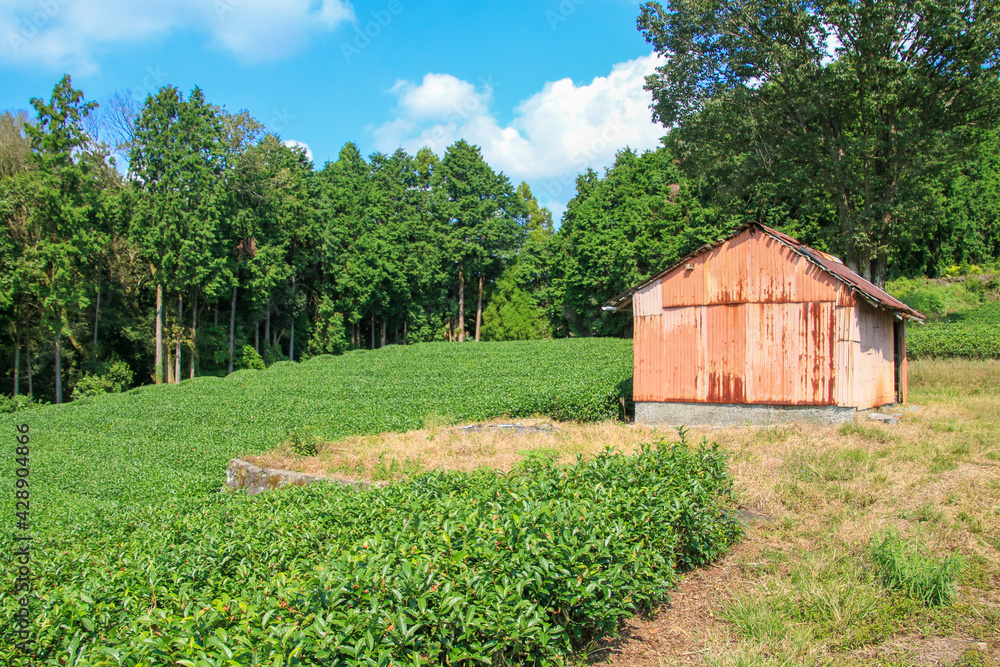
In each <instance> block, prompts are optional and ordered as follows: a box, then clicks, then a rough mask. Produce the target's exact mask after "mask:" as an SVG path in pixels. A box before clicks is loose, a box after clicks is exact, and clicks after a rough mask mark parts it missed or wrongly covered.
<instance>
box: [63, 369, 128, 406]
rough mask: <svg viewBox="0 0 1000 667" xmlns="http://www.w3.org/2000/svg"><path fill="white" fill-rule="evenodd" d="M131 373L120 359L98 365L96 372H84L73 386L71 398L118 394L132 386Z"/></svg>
mask: <svg viewBox="0 0 1000 667" xmlns="http://www.w3.org/2000/svg"><path fill="white" fill-rule="evenodd" d="M132 379H133V373H132V369H131V368H129V365H128V364H127V363H126V362H124V361H122V360H121V359H116V360H114V361H112V362H110V363H107V362H106V363H103V364H101V365H100V366H99V371H98V373H89V372H88V373H84V374H83V377H82V378H80V379H79V380H78V381H77V383H76V386H74V387H73V399H74V400H76V399H79V398H86V397H87V396H97V395H99V394H118V393H121V392H123V391H126V390H127V389H128V388H129V387H131V386H132Z"/></svg>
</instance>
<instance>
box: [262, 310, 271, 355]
mask: <svg viewBox="0 0 1000 667" xmlns="http://www.w3.org/2000/svg"><path fill="white" fill-rule="evenodd" d="M270 352H271V300H270V299H268V300H267V315H265V316H264V358H265V359H266V358H267V356H268V354H270Z"/></svg>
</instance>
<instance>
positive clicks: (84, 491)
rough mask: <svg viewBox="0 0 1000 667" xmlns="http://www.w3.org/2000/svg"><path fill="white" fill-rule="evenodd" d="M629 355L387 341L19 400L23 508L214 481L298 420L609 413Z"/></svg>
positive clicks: (590, 343) (327, 423)
mask: <svg viewBox="0 0 1000 667" xmlns="http://www.w3.org/2000/svg"><path fill="white" fill-rule="evenodd" d="M631 355H632V343H631V341H628V340H615V339H589V340H560V341H551V340H550V341H535V342H512V343H502V344H501V343H481V344H480V345H478V346H473V345H449V344H446V343H437V344H434V343H431V344H421V345H412V346H407V347H401V346H390V347H386V348H383V349H381V350H378V351H375V352H352V353H348V354H345V355H342V356H322V357H316V358H313V359H311V360H309V361H306V362H303V363H291V362H285V363H278V364H275V365H274V366H271V367H270V368H269V369H268V370H266V371H238V372H236V373H234V374H233V375H231V376H229V377H228V378H208V377H206V378H198V379H195V380H187V381H185V382H183V383H181V384H180V385H159V386H152V385H150V386H145V387H140V388H138V389H135V390H133V391H130V392H127V393H125V394H114V395H106V396H99V397H95V398H90V399H84V400H82V401H75V402H73V403H69V404H66V405H62V406H49V407H44V408H40V409H36V410H32V411H29V412H22V413H19V414H17V415H15V417H16V418H17V419H20V420H24V421H27V422H28V423H29V424H30V425H31V428H32V437H33V441H32V442H33V448H32V466H31V478H32V480H34V482H33V497H34V498H36V499H37V501H38V502H39V507H40V508H42V507H44V508H45V509H44V511H42V510H41V509H39V511H36V512H33V515H32V519H33V521H34V522H35V523H36V526H37V528H36V532H39V533H45V534H48V533H52V534H54V535H58V534H60V533H63V532H65V530H66V528H67V525H72V524H76V523H78V524H80V525H81V526H86V525H93V524H97V525H100V524H102V523H104V522H106V521H109V520H114V519H113V517H114V514H115V513H117V512H120V511H121V510H122V507H123V506H131V505H135V506H140V507H142V506H145V505H148V504H156V503H159V502H161V501H162V500H163V499H165V498H171V497H176V496H180V497H188V496H198V495H201V496H203V495H205V494H207V493H214V492H215V491H217V490H218V489H219V488H220V486H221V485H222V483H223V482H224V481H225V468H226V464H227V462H228V460H229V459H230V458H232V457H234V456H238V455H241V454H260V453H263V452H266V451H267V450H269V449H271V448H272V447H274V446H275V445H276V444H278V443H279V442H280V441H282V440H283V439H284V438H285V437H286V436H287V435H288V434H289V433H290V432H291V431H293V430H295V429H298V428H301V427H303V426H308V427H309V430H310V431H311V432H312V433H314V434H315V435H317V436H320V437H322V438H324V439H327V440H336V439H339V438H343V437H345V436H348V435H355V434H371V433H379V432H382V431H405V430H407V429H413V428H421V427H422V426H423V425H424V421H425V420H427V419H430V420H432V421H434V422H436V423H439V422H443V421H456V422H457V421H461V420H480V419H486V418H490V417H495V416H500V415H508V416H510V417H521V416H528V415H531V414H536V413H537V414H547V415H550V416H552V417H554V418H557V419H575V420H594V419H603V418H607V417H613V416H617V415H618V410H619V409H620V408H619V405H620V403H619V391H620V390H619V384H620V383H622V382H623V381H626V380H627V379H628V378H630V377H631V375H632V356H631ZM8 418H10V416H9V415H8ZM15 422H16V419H15V421H12V422H10V423H15ZM8 433H10V438H11V440H10V444H11V445H13V435H14V434H13V430H12V428H10V429H9V430H8ZM13 466H14V463H13V461H8V464H7V465H4V466H2V467H0V488H2V489H9V488H11V484H12V483H13V481H12V475H13ZM10 501H11V499H10V497H9V494H4V502H5V503H9V502H10ZM3 507H4V508H5V509H12V508H9V507H8V505H3ZM67 514H69V518H67ZM2 525H3V528H2V530H8V529H9V522H6V521H5V522H2Z"/></svg>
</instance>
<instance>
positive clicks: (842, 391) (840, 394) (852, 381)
mask: <svg viewBox="0 0 1000 667" xmlns="http://www.w3.org/2000/svg"><path fill="white" fill-rule="evenodd" d="M835 319H836V338H837V342H836V362H835V363H834V369H835V378H834V384H835V395H834V400H835V402H836V404H837V405H839V406H842V407H854V405H855V400H856V399H855V390H854V388H855V385H856V384H857V377H856V375H855V368H856V363H857V362H856V360H855V356H856V355H857V354H859V353H860V350H861V332H860V330H859V329H858V321H857V318H856V316H855V313H854V307H853V306H850V307H844V308H841V307H839V306H838V307H837V308H836V309H835Z"/></svg>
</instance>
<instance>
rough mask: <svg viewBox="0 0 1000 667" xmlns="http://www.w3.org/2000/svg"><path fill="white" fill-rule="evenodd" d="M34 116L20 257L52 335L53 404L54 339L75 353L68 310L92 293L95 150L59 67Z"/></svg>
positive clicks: (58, 383) (58, 351) (77, 97)
mask: <svg viewBox="0 0 1000 667" xmlns="http://www.w3.org/2000/svg"><path fill="white" fill-rule="evenodd" d="M31 105H32V106H33V107H34V108H35V111H36V112H37V113H38V118H37V120H36V122H35V123H34V124H33V125H31V124H29V125H26V126H25V127H24V129H25V131H26V132H27V134H28V136H29V137H30V138H31V145H32V149H33V151H34V159H35V169H34V171H33V172H32V174H31V176H32V177H33V180H35V183H34V187H33V188H32V190H33V193H32V194H33V196H32V197H31V199H32V200H33V201H32V203H31V207H32V209H33V210H32V211H31V213H30V214H29V219H30V223H29V224H30V225H31V228H32V229H31V231H30V232H28V233H27V234H26V240H27V241H28V244H27V245H26V247H25V248H24V255H23V259H22V261H23V262H24V266H25V268H26V269H27V275H28V280H29V286H27V287H28V288H29V289H32V290H33V291H34V292H35V295H36V296H35V299H36V300H37V305H38V309H39V311H40V313H41V314H42V317H43V319H44V323H45V325H46V326H47V328H48V329H49V332H50V333H51V335H52V341H53V354H54V357H53V359H54V362H53V365H54V375H55V389H54V398H55V402H56V403H61V402H62V398H63V389H62V379H63V378H62V375H63V372H62V359H63V349H62V341H63V337H64V336H66V337H67V338H68V339H69V340H70V342H71V343H72V345H73V347H74V348H75V349H76V351H77V352H78V353H80V354H81V356H82V354H83V347H82V345H81V344H80V343H79V342H78V341H77V340H76V337H75V336H74V335H73V332H72V330H71V329H70V320H71V319H72V315H73V314H74V313H75V312H77V311H79V310H82V309H83V308H86V307H87V305H88V303H89V295H90V294H91V293H92V286H91V278H92V275H91V272H90V271H89V269H90V267H91V263H90V261H89V260H90V258H91V257H92V256H93V255H95V254H96V252H97V248H98V247H99V245H100V238H99V230H98V228H97V225H96V224H95V220H94V216H95V214H96V210H95V209H96V203H97V199H98V197H99V188H98V183H97V181H96V179H95V172H97V171H98V170H97V165H96V164H95V159H96V158H95V157H94V156H93V154H92V153H90V152H89V151H88V150H87V148H88V146H89V138H88V136H87V134H86V132H85V131H84V129H83V126H82V123H83V120H84V118H86V116H87V114H89V113H90V111H91V110H92V109H93V108H94V107H95V106H96V103H94V102H84V101H83V93H82V92H81V91H79V90H75V89H74V88H73V85H72V82H71V80H70V77H69V75H68V74H67V75H66V76H64V77H63V78H62V80H61V81H59V83H57V84H56V86H55V88H54V89H53V91H52V97H51V99H50V101H49V103H48V104H46V103H45V102H44V101H43V100H40V99H38V98H33V99H32V100H31ZM22 275H23V274H22Z"/></svg>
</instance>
